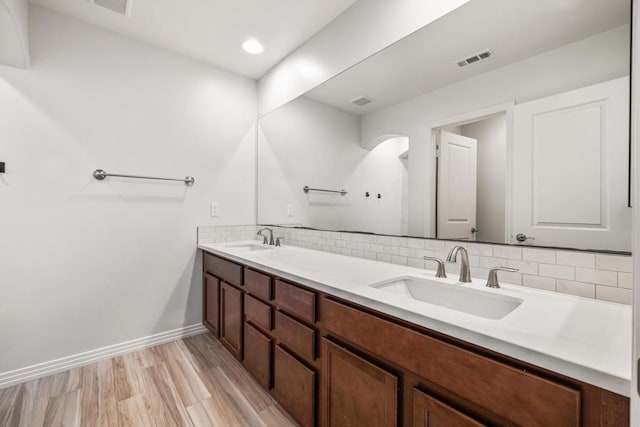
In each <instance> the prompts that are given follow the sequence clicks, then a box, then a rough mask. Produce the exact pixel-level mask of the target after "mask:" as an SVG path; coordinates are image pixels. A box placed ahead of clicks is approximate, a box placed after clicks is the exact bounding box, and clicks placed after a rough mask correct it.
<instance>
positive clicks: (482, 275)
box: [455, 267, 489, 280]
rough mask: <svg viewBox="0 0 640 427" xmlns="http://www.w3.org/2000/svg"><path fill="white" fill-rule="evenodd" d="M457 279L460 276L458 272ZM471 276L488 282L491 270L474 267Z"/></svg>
mask: <svg viewBox="0 0 640 427" xmlns="http://www.w3.org/2000/svg"><path fill="white" fill-rule="evenodd" d="M455 273H456V277H457V274H458V271H457V270H456V272H455ZM471 275H472V276H473V277H475V278H477V279H482V280H487V279H488V278H489V269H488V268H481V267H474V268H472V269H471Z"/></svg>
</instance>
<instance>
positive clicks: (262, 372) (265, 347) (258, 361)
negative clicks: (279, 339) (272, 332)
mask: <svg viewBox="0 0 640 427" xmlns="http://www.w3.org/2000/svg"><path fill="white" fill-rule="evenodd" d="M271 343H272V340H271V339H270V338H269V337H267V336H266V335H263V334H262V333H261V332H260V331H258V330H257V329H256V328H254V327H253V326H251V324H249V323H245V324H244V360H243V361H242V364H243V365H244V367H245V368H247V371H249V372H251V375H253V376H254V378H255V379H256V380H258V382H259V383H260V385H262V387H264V388H265V389H267V390H269V389H270V388H271Z"/></svg>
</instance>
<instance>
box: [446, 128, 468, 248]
mask: <svg viewBox="0 0 640 427" xmlns="http://www.w3.org/2000/svg"><path fill="white" fill-rule="evenodd" d="M438 147H439V148H438V152H439V155H438V156H439V157H438V203H437V210H438V223H437V230H438V238H440V239H464V240H472V239H473V238H474V234H475V228H476V197H477V174H476V169H477V162H478V148H477V141H476V140H475V139H473V138H468V137H466V136H462V135H456V134H454V133H451V132H446V131H439V132H438Z"/></svg>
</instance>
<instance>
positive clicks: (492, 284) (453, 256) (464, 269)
mask: <svg viewBox="0 0 640 427" xmlns="http://www.w3.org/2000/svg"><path fill="white" fill-rule="evenodd" d="M458 253H460V254H461V255H460V278H459V280H460V282H461V283H471V268H470V266H469V254H468V253H467V250H466V249H465V248H464V247H462V246H454V247H453V248H452V249H451V250H450V251H449V255H447V258H446V261H447V262H456V260H457V258H458ZM424 259H425V260H427V261H435V262H437V263H438V267H437V270H436V277H438V278H446V277H447V273H446V271H445V264H444V262H443V261H442V260H441V259H438V258H435V257H428V256H425V257H424ZM498 271H510V272H515V271H518V269H517V268H507V267H494V268H492V269H490V270H489V278H488V280H487V287H489V288H499V287H500V284H499V283H498Z"/></svg>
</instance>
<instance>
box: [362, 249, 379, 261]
mask: <svg viewBox="0 0 640 427" xmlns="http://www.w3.org/2000/svg"><path fill="white" fill-rule="evenodd" d="M377 256H378V254H377V253H375V252H367V251H365V252H364V257H365V258H366V259H373V260H377V259H378V257H377Z"/></svg>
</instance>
